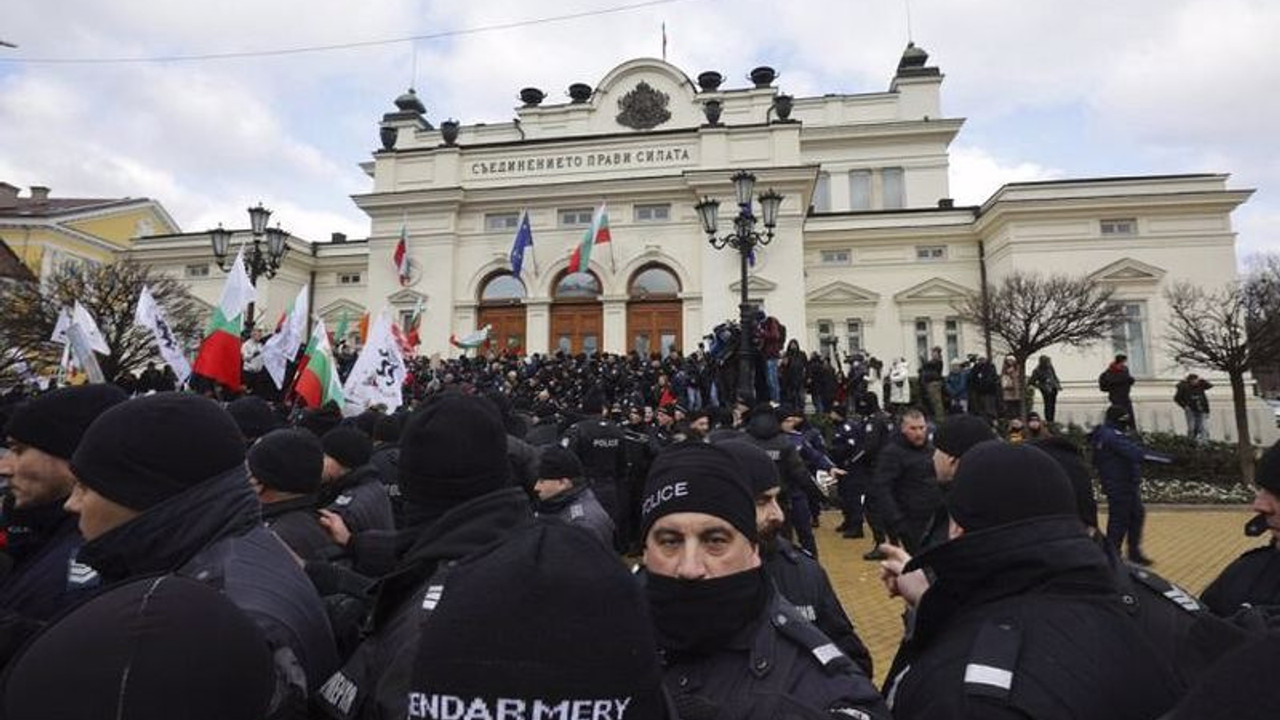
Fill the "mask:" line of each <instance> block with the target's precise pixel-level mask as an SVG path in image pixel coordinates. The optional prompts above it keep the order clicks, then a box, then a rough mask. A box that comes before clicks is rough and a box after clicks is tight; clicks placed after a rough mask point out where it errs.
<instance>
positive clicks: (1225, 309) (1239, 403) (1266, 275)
mask: <svg viewBox="0 0 1280 720" xmlns="http://www.w3.org/2000/svg"><path fill="white" fill-rule="evenodd" d="M1165 296H1166V298H1167V299H1168V302H1169V314H1170V321H1169V326H1168V328H1167V329H1166V331H1165V336H1164V341H1165V346H1166V348H1167V349H1168V351H1169V354H1170V355H1171V356H1173V359H1174V360H1176V361H1177V362H1179V363H1180V364H1182V365H1186V366H1188V367H1204V368H1210V369H1212V370H1217V371H1219V372H1222V373H1225V374H1226V375H1227V378H1228V379H1229V381H1230V383H1231V405H1232V409H1233V410H1234V412H1235V420H1236V436H1237V439H1236V449H1237V455H1238V457H1239V460H1240V473H1241V475H1242V476H1243V477H1244V479H1245V480H1252V479H1253V460H1254V457H1253V455H1254V452H1253V442H1252V439H1251V436H1250V433H1249V415H1248V413H1247V412H1246V410H1245V402H1246V400H1247V399H1248V398H1247V395H1246V393H1245V383H1244V376H1245V374H1246V373H1248V372H1250V371H1251V370H1253V369H1254V368H1255V367H1257V366H1259V365H1262V364H1264V363H1267V362H1274V361H1275V358H1276V357H1277V356H1280V262H1274V263H1271V264H1270V266H1269V267H1267V266H1264V267H1262V268H1261V269H1260V270H1257V271H1255V272H1254V273H1253V274H1252V275H1250V276H1248V277H1247V278H1245V279H1244V280H1242V281H1240V282H1236V283H1231V284H1229V285H1227V286H1225V287H1222V288H1220V289H1217V290H1205V289H1203V288H1201V287H1198V286H1196V285H1192V284H1190V283H1185V282H1184V283H1178V284H1176V285H1174V286H1173V287H1171V288H1170V289H1169V290H1168V291H1167V292H1166V293H1165Z"/></svg>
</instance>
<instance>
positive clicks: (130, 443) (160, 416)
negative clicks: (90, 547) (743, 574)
mask: <svg viewBox="0 0 1280 720" xmlns="http://www.w3.org/2000/svg"><path fill="white" fill-rule="evenodd" d="M244 450H245V448H244V439H243V438H242V437H241V435H240V428H238V427H236V424H235V421H234V420H232V419H231V416H230V415H228V414H227V412H226V411H225V410H223V409H222V408H221V407H220V406H219V405H218V404H217V403H216V402H214V401H212V400H209V399H207V398H203V397H200V396H199V395H189V394H186V393H159V394H156V395H150V396H148V397H141V398H135V399H133V400H129V401H127V402H123V403H120V404H119V405H116V406H115V407H113V408H111V409H110V410H107V411H106V412H104V413H103V414H102V415H100V416H98V419H97V420H94V421H93V424H92V425H90V426H89V429H88V430H87V431H86V432H85V434H84V439H82V440H81V441H80V446H79V447H78V448H76V452H75V454H74V455H72V456H71V470H72V472H74V473H75V475H76V479H77V480H79V481H80V482H82V483H84V484H85V485H87V486H89V487H90V488H92V489H93V490H94V491H95V492H97V493H98V494H99V495H101V496H103V497H105V498H107V499H108V500H111V501H113V502H116V503H119V504H120V505H123V506H125V507H127V508H130V509H132V510H146V509H147V508H150V507H151V506H153V505H156V504H158V503H160V502H163V501H164V500H166V499H168V498H170V497H173V496H174V495H177V494H178V493H181V492H182V491H184V490H186V489H187V488H190V487H194V486H195V485H199V484H200V483H202V482H204V481H205V480H208V479H210V478H212V477H214V476H216V475H220V474H222V473H224V472H227V471H228V470H231V469H232V468H235V467H236V466H238V465H242V464H243V463H244Z"/></svg>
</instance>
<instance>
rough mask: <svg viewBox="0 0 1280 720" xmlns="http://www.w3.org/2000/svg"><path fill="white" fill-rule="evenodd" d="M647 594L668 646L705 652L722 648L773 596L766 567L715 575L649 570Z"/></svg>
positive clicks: (661, 640) (664, 645) (661, 638)
mask: <svg viewBox="0 0 1280 720" xmlns="http://www.w3.org/2000/svg"><path fill="white" fill-rule="evenodd" d="M645 582H646V585H645V594H646V595H647V596H648V598H649V609H650V611H651V613H652V615H653V624H654V626H655V627H656V629H657V638H658V645H659V646H660V647H662V648H663V649H664V650H675V651H678V652H689V653H695V654H705V653H708V652H711V651H714V650H717V649H720V648H722V647H723V646H724V645H725V644H726V643H728V641H729V640H730V639H731V638H732V637H733V636H734V634H736V633H737V632H738V631H740V630H742V628H744V627H746V626H747V624H748V623H750V622H751V621H753V620H755V619H756V618H758V617H759V616H760V613H761V612H762V611H763V610H764V606H765V603H766V602H767V601H768V599H769V587H770V586H769V578H768V576H767V575H765V570H764V568H763V567H758V568H755V569H752V570H745V571H743V572H740V573H735V574H733V575H727V576H725V577H719V578H712V579H709V580H682V579H680V578H673V577H665V576H662V575H658V574H655V573H649V574H648V577H646V578H645Z"/></svg>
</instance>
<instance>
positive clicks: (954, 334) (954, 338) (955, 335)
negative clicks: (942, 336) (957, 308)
mask: <svg viewBox="0 0 1280 720" xmlns="http://www.w3.org/2000/svg"><path fill="white" fill-rule="evenodd" d="M946 349H947V357H946V358H945V360H946V361H947V362H948V363H950V362H951V361H952V360H954V359H956V358H958V357H960V319H959V318H947V348H946Z"/></svg>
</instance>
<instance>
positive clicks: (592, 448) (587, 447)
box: [562, 390, 628, 526]
mask: <svg viewBox="0 0 1280 720" xmlns="http://www.w3.org/2000/svg"><path fill="white" fill-rule="evenodd" d="M582 412H583V414H584V415H585V416H586V417H585V418H584V419H582V420H580V421H578V422H576V423H574V424H573V425H572V426H570V428H569V429H568V430H567V431H565V436H564V441H563V443H562V444H563V445H564V447H566V448H568V449H569V450H571V451H573V454H575V455H577V456H578V459H579V460H581V461H582V470H583V472H584V474H585V477H586V482H587V485H588V486H589V487H590V488H591V489H592V491H593V492H595V494H596V498H597V499H598V500H599V501H600V504H601V505H602V506H603V507H604V509H605V512H607V513H609V517H610V518H613V523H614V525H615V526H621V524H622V522H623V518H625V517H626V516H627V508H626V507H624V503H625V501H626V499H627V497H628V493H627V492H626V488H623V487H621V485H622V483H623V482H624V481H625V480H626V477H627V448H626V445H625V442H624V441H625V436H624V434H623V432H622V428H620V427H618V424H617V423H615V422H613V421H612V420H610V419H608V418H606V417H605V416H604V414H603V413H604V393H603V392H601V391H599V390H593V391H591V392H589V393H587V395H586V397H585V398H583V400H582Z"/></svg>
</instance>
